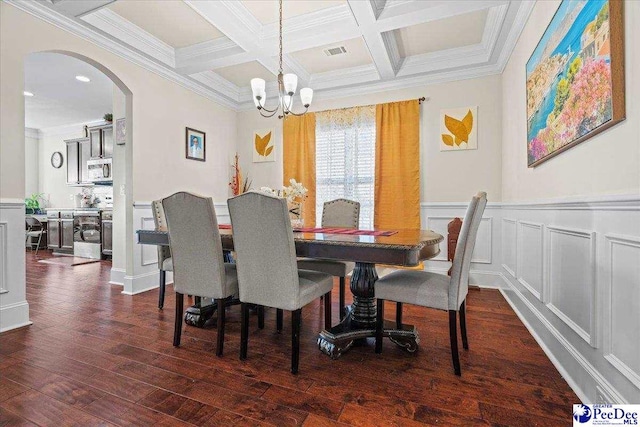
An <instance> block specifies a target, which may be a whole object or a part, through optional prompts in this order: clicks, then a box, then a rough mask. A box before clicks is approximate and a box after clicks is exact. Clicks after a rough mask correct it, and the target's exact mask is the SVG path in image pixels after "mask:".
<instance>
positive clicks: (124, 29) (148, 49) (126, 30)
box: [81, 8, 176, 68]
mask: <svg viewBox="0 0 640 427" xmlns="http://www.w3.org/2000/svg"><path fill="white" fill-rule="evenodd" d="M81 19H82V20H83V21H85V22H86V23H88V24H90V25H93V26H94V27H96V28H97V29H98V30H100V31H103V32H104V33H105V34H108V35H109V36H110V37H115V38H117V39H119V40H121V41H123V42H125V43H127V44H129V45H131V46H132V47H134V48H136V49H139V50H141V51H142V52H144V53H146V54H147V55H149V56H151V57H152V58H155V59H157V60H158V61H161V62H163V63H165V64H167V65H169V66H170V67H174V68H175V66H176V55H175V50H174V48H173V47H172V46H169V45H168V44H167V43H165V42H163V41H162V40H160V39H158V38H157V37H155V36H153V35H151V34H150V33H148V32H147V31H145V30H143V29H142V28H140V27H138V26H137V25H135V24H133V23H132V22H130V21H128V20H126V19H124V18H123V17H122V16H120V15H118V14H117V13H115V12H113V11H111V10H109V9H107V8H102V9H100V10H98V11H96V12H93V13H91V14H89V15H85V16H83V17H82V18H81Z"/></svg>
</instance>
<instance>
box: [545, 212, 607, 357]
mask: <svg viewBox="0 0 640 427" xmlns="http://www.w3.org/2000/svg"><path fill="white" fill-rule="evenodd" d="M546 230H547V236H548V238H547V239H546V241H547V267H548V268H547V277H546V284H547V289H545V290H544V294H545V295H548V297H547V298H546V301H548V302H546V305H547V308H548V309H549V310H551V311H552V312H553V314H555V315H556V316H558V318H559V319H560V320H562V321H563V322H564V323H565V324H566V325H567V326H569V327H570V328H571V329H573V331H574V332H575V333H576V334H578V335H579V336H580V337H582V339H584V340H585V341H586V342H588V343H589V344H590V345H591V347H593V348H597V339H596V338H597V328H598V321H597V320H598V310H597V307H598V294H597V277H596V233H595V231H588V230H579V229H575V228H567V227H558V226H552V225H548V226H547V227H546ZM553 233H557V234H564V235H566V236H573V237H580V238H583V239H587V240H589V246H590V248H589V252H590V253H589V270H590V274H591V283H589V286H591V306H590V307H589V313H590V321H589V332H587V331H585V330H584V329H582V328H581V327H580V326H579V325H578V324H577V323H575V322H574V321H573V320H572V319H570V318H569V317H568V316H567V315H566V314H565V313H563V312H562V310H560V309H559V308H558V307H556V306H555V305H553V302H552V301H551V296H552V291H551V287H552V286H553V283H552V281H551V274H552V268H551V260H552V258H553V246H552V240H551V235H552V234H553Z"/></svg>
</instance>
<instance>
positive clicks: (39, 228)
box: [25, 216, 47, 257]
mask: <svg viewBox="0 0 640 427" xmlns="http://www.w3.org/2000/svg"><path fill="white" fill-rule="evenodd" d="M25 223H26V226H27V231H26V233H25V235H26V239H25V243H26V242H28V241H29V239H35V238H37V239H38V243H37V245H36V257H37V256H38V249H40V243H41V242H42V236H44V235H45V234H47V230H46V229H45V228H44V226H43V225H42V222H40V220H39V219H37V218H34V217H31V216H27V217H25ZM30 246H31V250H33V240H31V245H30Z"/></svg>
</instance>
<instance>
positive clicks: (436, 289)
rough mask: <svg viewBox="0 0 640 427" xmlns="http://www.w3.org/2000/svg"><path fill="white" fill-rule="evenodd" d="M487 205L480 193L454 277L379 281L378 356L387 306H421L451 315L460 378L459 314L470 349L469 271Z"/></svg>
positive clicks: (414, 275)
mask: <svg viewBox="0 0 640 427" xmlns="http://www.w3.org/2000/svg"><path fill="white" fill-rule="evenodd" d="M486 204H487V193H484V192H480V193H478V194H476V195H475V196H473V198H472V199H471V203H469V206H468V208H467V212H466V214H465V217H464V221H463V223H462V230H461V231H460V236H459V238H458V243H457V245H456V252H455V256H454V258H453V268H452V270H451V277H449V276H445V275H442V274H437V273H431V272H428V271H416V270H397V271H394V272H393V273H391V274H389V275H387V276H385V277H383V278H381V279H379V280H378V281H377V282H376V284H375V297H376V298H377V299H378V302H377V318H376V353H381V352H382V338H383V324H384V302H385V300H389V301H396V302H397V303H399V304H398V310H402V305H401V304H400V303H408V304H414V305H420V306H423V307H429V308H435V309H438V310H445V311H447V310H448V311H449V338H450V341H451V358H452V359H453V369H454V371H455V374H456V375H458V376H459V375H460V374H461V371H460V358H459V355H458V336H457V325H456V314H457V313H460V332H461V335H462V346H463V347H464V349H465V350H468V349H469V343H468V341H467V322H466V313H465V310H466V298H467V291H468V289H469V267H470V264H471V256H472V255H473V248H474V246H475V243H476V236H477V234H478V228H479V226H480V221H481V220H482V214H483V212H484V208H485V206H486ZM397 319H398V320H397V322H398V323H399V324H398V325H397V327H398V328H400V327H402V324H401V322H402V321H401V319H402V314H401V312H400V313H397Z"/></svg>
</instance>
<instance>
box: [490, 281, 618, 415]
mask: <svg viewBox="0 0 640 427" xmlns="http://www.w3.org/2000/svg"><path fill="white" fill-rule="evenodd" d="M502 277H503V279H504V280H505V282H506V284H507V288H508V290H510V291H513V292H514V293H515V294H516V296H517V297H518V300H519V301H520V302H522V303H524V305H525V306H526V307H527V308H528V309H529V311H530V312H531V313H532V314H533V315H534V316H535V317H536V318H537V319H538V321H539V322H540V323H541V324H542V327H543V328H544V329H546V330H547V331H548V332H550V333H551V334H552V335H553V337H554V338H555V339H556V340H557V341H558V343H559V344H560V345H561V346H562V347H563V348H564V350H566V351H567V352H568V353H569V355H570V356H571V357H572V358H573V359H574V360H575V361H576V362H577V363H578V365H579V366H580V367H581V368H582V369H584V370H585V371H586V373H587V374H588V375H589V376H590V377H591V379H592V380H593V381H594V382H595V383H596V384H597V386H599V387H601V388H602V389H603V390H604V391H605V392H606V393H607V394H609V396H611V397H612V398H613V399H614V402H611V403H619V404H628V403H629V402H627V401H626V400H625V399H624V398H623V397H622V396H621V395H620V394H619V393H618V392H617V391H616V390H615V389H614V388H613V386H612V385H611V384H610V383H609V381H607V379H606V378H605V377H603V376H602V375H601V374H600V373H599V372H598V370H597V369H596V368H595V367H594V366H593V365H592V364H591V363H590V362H589V361H588V360H586V359H585V358H584V356H582V354H580V352H579V351H578V350H576V348H575V347H574V346H573V345H572V344H571V343H570V342H569V341H567V339H566V338H565V337H564V336H563V335H562V334H561V333H560V332H559V331H558V330H557V329H556V328H555V326H553V324H551V322H549V320H548V319H547V318H546V317H545V316H544V315H543V314H542V313H541V312H540V311H539V310H538V309H537V308H536V307H535V306H534V305H533V304H532V303H531V302H530V301H529V300H528V299H527V298H526V297H525V295H523V294H522V292H520V290H519V289H518V288H517V287H516V286H514V284H513V283H512V282H511V281H510V280H509V279H508V278H507V277H506V276H504V275H503V276H502ZM501 293H502V295H503V296H504V297H505V299H506V300H507V302H508V303H509V305H510V306H511V308H512V309H513V311H514V312H515V313H516V315H517V316H518V318H520V320H521V321H522V323H523V324H524V325H525V327H526V328H527V329H528V330H529V332H530V333H531V335H532V336H533V337H534V339H535V340H536V341H537V342H538V345H540V347H541V348H542V350H543V351H544V352H545V354H546V355H547V357H548V358H549V360H551V362H552V363H553V365H554V366H555V367H556V369H557V370H558V371H559V372H560V375H562V377H563V378H564V379H565V381H567V383H568V384H569V386H570V387H571V388H572V389H573V391H574V392H575V393H576V394H577V395H578V397H579V398H580V400H581V401H582V402H583V403H590V399H589V397H588V394H587V393H585V391H584V390H583V389H582V388H580V387H579V386H578V384H577V383H576V382H575V380H574V379H573V377H571V376H570V375H569V374H568V372H567V370H566V369H565V367H564V366H563V365H562V364H561V363H560V362H559V361H558V359H557V357H556V356H555V353H554V352H553V351H552V350H551V348H550V347H549V345H548V344H547V343H546V342H545V341H544V340H543V339H542V338H541V337H540V335H539V334H538V331H537V329H536V328H535V327H534V326H533V325H532V324H531V323H530V322H529V319H528V317H527V316H526V315H525V314H524V313H522V312H521V311H520V310H519V309H518V306H517V305H516V304H515V303H514V301H513V300H512V299H511V297H510V296H509V293H508V291H501Z"/></svg>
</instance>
